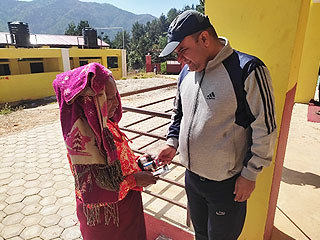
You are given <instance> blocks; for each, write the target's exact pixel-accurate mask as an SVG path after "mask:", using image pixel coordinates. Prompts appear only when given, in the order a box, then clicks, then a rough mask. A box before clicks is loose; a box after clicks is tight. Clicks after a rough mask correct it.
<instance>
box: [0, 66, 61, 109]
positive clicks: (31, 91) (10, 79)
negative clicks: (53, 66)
mask: <svg viewBox="0 0 320 240" xmlns="http://www.w3.org/2000/svg"><path fill="white" fill-rule="evenodd" d="M59 73H60V72H51V73H36V74H20V75H14V76H10V75H9V76H0V103H6V102H16V101H22V100H30V99H39V98H44V97H48V96H53V95H54V94H55V93H54V90H53V88H52V81H53V80H54V79H55V78H56V75H57V74H59Z"/></svg>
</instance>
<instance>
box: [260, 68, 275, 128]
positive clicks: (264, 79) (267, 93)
mask: <svg viewBox="0 0 320 240" xmlns="http://www.w3.org/2000/svg"><path fill="white" fill-rule="evenodd" d="M258 71H259V75H260V76H261V81H262V84H263V88H264V93H265V97H266V99H267V105H266V106H267V110H268V112H266V113H265V114H267V115H268V116H269V119H268V120H269V121H268V122H269V124H270V126H271V132H272V131H273V130H274V129H275V120H274V106H273V102H272V97H271V90H270V87H269V84H268V81H267V76H266V73H265V71H264V69H263V67H262V66H259V67H258Z"/></svg>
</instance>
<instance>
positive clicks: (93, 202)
mask: <svg viewBox="0 0 320 240" xmlns="http://www.w3.org/2000/svg"><path fill="white" fill-rule="evenodd" d="M53 86H54V89H55V91H56V95H57V100H58V102H59V107H60V120H61V126H62V132H63V137H64V140H65V143H66V148H67V151H68V159H69V163H70V167H71V171H72V174H73V176H74V178H75V191H76V202H77V216H78V219H79V221H80V230H81V234H82V236H83V239H84V240H100V239H108V240H109V239H110V240H125V239H130V240H144V239H146V230H145V222H144V215H143V207H142V200H141V190H142V187H145V186H147V185H149V184H154V183H156V180H157V178H156V177H154V176H153V175H152V174H151V172H147V171H141V170H140V168H139V166H138V164H137V162H136V157H135V156H134V154H133V152H132V150H131V149H130V147H129V146H128V141H127V138H126V136H125V135H124V134H123V133H122V132H121V131H120V130H119V127H118V122H119V121H120V119H121V116H122V108H121V100H120V95H119V93H118V91H117V88H116V84H115V81H114V79H113V77H112V74H111V72H110V71H109V70H108V69H106V68H105V67H103V66H102V65H100V64H98V63H91V64H88V65H85V66H82V67H79V68H76V69H73V70H71V71H68V72H65V73H62V74H59V75H58V76H57V78H56V79H55V80H54V82H53Z"/></svg>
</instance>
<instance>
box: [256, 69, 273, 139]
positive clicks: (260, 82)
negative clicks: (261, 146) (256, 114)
mask: <svg viewBox="0 0 320 240" xmlns="http://www.w3.org/2000/svg"><path fill="white" fill-rule="evenodd" d="M254 74H255V77H256V80H257V84H258V86H259V90H260V95H261V100H262V102H263V108H264V118H265V119H264V120H265V124H266V127H267V129H268V134H270V133H271V130H270V128H271V127H270V125H269V122H268V116H267V99H266V96H265V94H264V92H263V88H262V79H261V77H260V76H259V73H258V71H257V69H256V70H255V71H254Z"/></svg>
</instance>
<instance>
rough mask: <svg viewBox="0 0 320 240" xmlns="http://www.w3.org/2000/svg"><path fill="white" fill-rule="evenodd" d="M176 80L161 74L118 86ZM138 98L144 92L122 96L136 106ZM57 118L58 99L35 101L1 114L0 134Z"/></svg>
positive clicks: (137, 87)
mask: <svg viewBox="0 0 320 240" xmlns="http://www.w3.org/2000/svg"><path fill="white" fill-rule="evenodd" d="M175 82H176V77H175V76H170V77H162V76H159V77H155V78H147V79H126V80H117V86H118V90H119V92H120V93H126V92H130V91H135V90H140V89H144V88H149V87H154V86H159V85H163V84H168V83H175ZM171 88H174V87H171ZM166 90H167V88H165V89H161V90H157V93H159V94H161V92H162V93H163V94H164V95H165V91H166ZM159 91H160V92H159ZM137 98H139V102H140V101H142V102H145V101H144V99H143V94H141V95H140V94H137V95H135V96H134V97H133V96H128V97H125V98H122V104H123V105H129V106H135V105H134V102H136V100H137ZM146 100H147V99H146ZM48 102H50V103H48ZM57 120H59V107H58V104H57V102H56V101H54V100H52V99H51V100H50V99H49V100H46V101H44V100H39V101H35V102H34V103H33V104H29V105H28V107H26V108H25V109H22V110H18V111H15V112H12V113H10V114H6V115H0V136H1V135H6V134H11V133H14V132H17V131H22V130H25V129H30V128H32V127H35V126H39V125H45V124H48V123H52V122H55V121H57Z"/></svg>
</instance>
